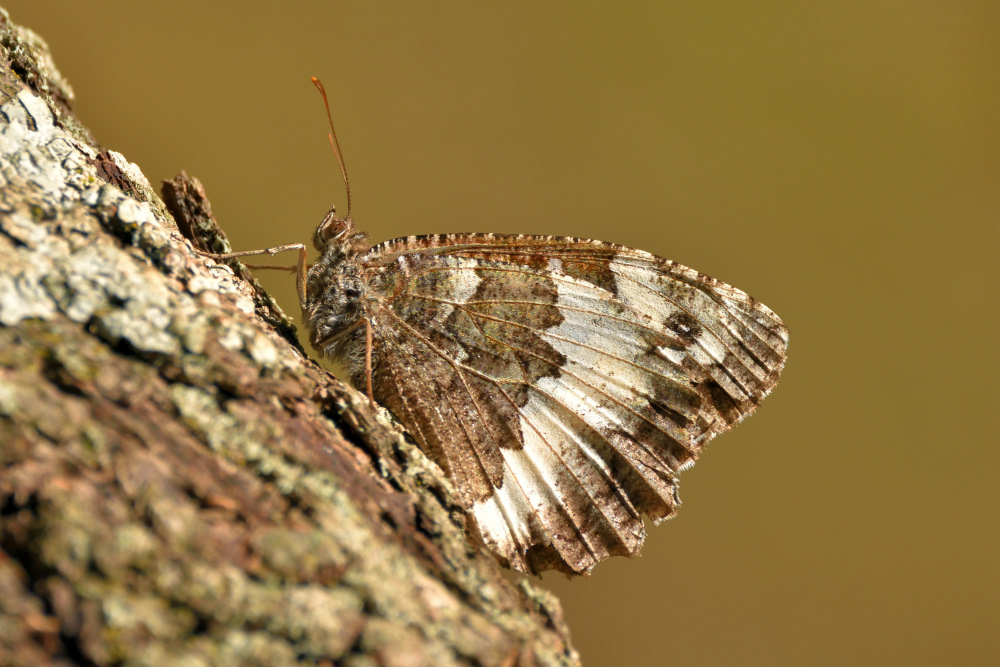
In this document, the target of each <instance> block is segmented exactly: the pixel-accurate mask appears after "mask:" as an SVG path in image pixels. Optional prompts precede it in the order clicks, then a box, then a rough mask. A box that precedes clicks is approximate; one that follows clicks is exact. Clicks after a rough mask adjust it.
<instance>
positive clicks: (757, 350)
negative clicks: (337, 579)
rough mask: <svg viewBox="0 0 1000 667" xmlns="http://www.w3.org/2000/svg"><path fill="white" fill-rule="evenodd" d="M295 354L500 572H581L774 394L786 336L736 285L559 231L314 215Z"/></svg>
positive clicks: (627, 547)
mask: <svg viewBox="0 0 1000 667" xmlns="http://www.w3.org/2000/svg"><path fill="white" fill-rule="evenodd" d="M316 246H317V248H318V249H319V250H320V251H321V253H322V255H321V258H320V260H319V261H318V262H317V263H316V264H315V265H314V266H313V267H312V268H311V269H310V270H309V273H308V276H307V279H306V284H305V296H306V298H305V302H304V315H305V321H306V324H307V327H308V329H309V332H310V337H311V340H312V342H313V345H314V346H315V347H316V348H317V349H318V350H319V351H320V352H322V353H323V354H326V355H328V356H330V357H332V358H334V359H336V360H338V361H341V362H342V363H344V365H345V367H346V368H347V369H348V371H349V373H350V374H351V377H352V380H353V382H354V383H355V384H356V385H358V386H359V387H363V386H365V385H366V382H367V381H368V380H369V379H370V382H371V393H372V395H373V396H374V398H375V399H376V400H377V401H378V402H379V403H380V404H382V405H384V406H385V407H387V408H388V409H389V410H390V411H392V413H393V414H394V415H395V416H396V417H397V418H398V419H399V421H400V422H401V423H402V424H403V425H404V426H406V428H407V429H408V431H409V432H410V433H411V434H412V435H413V437H414V438H415V440H416V441H417V443H418V444H419V445H420V446H421V448H422V449H423V450H424V451H425V452H426V453H427V454H428V455H429V456H431V457H432V458H433V459H434V460H436V461H437V462H438V463H439V464H440V465H441V466H442V468H443V469H444V470H445V472H446V473H447V474H448V475H449V476H450V477H451V479H452V480H453V481H454V483H455V485H456V488H457V489H458V494H459V502H460V503H461V504H462V505H463V506H464V507H465V509H466V510H467V512H468V514H469V516H470V517H471V519H472V521H471V524H470V525H471V528H472V532H473V533H475V534H478V536H479V537H480V538H481V539H482V541H483V542H484V543H485V544H486V545H487V546H488V547H489V548H490V549H492V550H493V551H494V552H495V553H496V554H497V555H498V556H499V557H500V558H501V559H502V561H503V562H505V564H507V565H508V566H509V567H511V568H513V569H517V570H521V571H524V572H537V571H541V570H544V569H559V570H563V571H566V572H572V573H582V572H587V571H589V570H590V568H592V567H593V565H595V564H596V563H597V562H599V561H601V560H603V559H604V558H607V557H609V556H611V555H629V554H633V553H635V552H636V551H637V550H638V549H639V547H640V546H641V544H642V541H643V538H644V530H643V524H642V515H643V514H646V515H648V516H649V517H651V518H652V519H653V520H654V521H657V522H658V521H661V520H663V519H666V518H669V517H670V516H672V515H673V514H674V513H675V512H676V508H677V506H678V505H679V500H678V497H677V473H678V472H679V471H681V470H682V469H683V468H685V467H686V466H689V465H691V464H692V463H693V462H694V460H695V458H696V457H697V454H698V452H699V450H700V449H701V447H702V446H703V445H704V444H705V443H706V442H707V441H708V440H709V439H711V438H712V437H713V436H715V435H716V434H718V433H720V432H722V431H724V430H726V429H728V428H729V427H730V426H732V425H733V424H735V423H737V422H738V421H740V420H741V419H742V418H743V417H745V416H747V415H749V414H750V413H751V412H752V411H753V410H754V409H755V408H756V406H757V405H758V404H759V402H760V401H761V400H762V399H763V398H764V396H765V395H767V393H768V392H769V391H770V390H771V388H772V387H773V386H774V384H775V383H776V382H777V379H778V375H779V374H780V372H781V368H782V366H783V364H784V359H785V351H786V347H787V341H788V333H787V329H786V328H785V327H784V325H783V324H782V322H781V320H780V319H779V318H778V317H777V316H776V315H775V314H774V313H773V312H772V311H771V310H770V309H768V308H767V307H766V306H763V305H762V304H760V303H759V302H758V301H756V300H754V299H752V298H751V297H749V296H747V295H746V294H744V293H743V292H741V291H739V290H737V289H735V288H733V287H730V286H729V285H726V284H725V283H721V282H719V281H716V280H714V279H712V278H709V277H708V276H704V275H703V274H699V273H697V272H695V271H693V270H691V269H688V268H687V267H684V266H682V265H679V264H676V263H674V262H670V261H669V260H665V259H662V258H659V257H656V256H654V255H651V254H649V253H646V252H643V251H639V250H634V249H631V248H627V247H623V246H618V245H614V244H609V243H602V242H599V241H591V240H586V239H576V238H561V237H544V236H520V235H518V236H515V235H494V234H449V235H437V236H413V237H407V238H402V239H396V240H393V241H387V242H385V243H381V244H379V245H377V246H374V247H372V246H371V244H370V243H369V241H368V237H367V235H365V234H363V233H359V232H357V231H356V230H355V229H354V226H353V223H351V222H350V221H349V220H341V219H338V218H337V217H336V215H335V214H334V213H333V211H332V210H331V212H330V214H328V215H327V218H326V219H325V220H324V221H323V223H322V224H321V225H320V227H319V228H318V229H317V233H316Z"/></svg>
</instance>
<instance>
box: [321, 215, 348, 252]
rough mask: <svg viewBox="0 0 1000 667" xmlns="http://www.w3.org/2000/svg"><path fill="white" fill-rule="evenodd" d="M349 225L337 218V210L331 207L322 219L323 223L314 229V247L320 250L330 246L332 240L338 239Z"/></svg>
mask: <svg viewBox="0 0 1000 667" xmlns="http://www.w3.org/2000/svg"><path fill="white" fill-rule="evenodd" d="M349 226H350V223H349V222H348V221H347V220H343V219H341V218H338V217H337V210H336V209H335V208H333V207H331V208H330V211H329V212H328V213H327V214H326V217H325V218H323V222H321V223H319V227H317V228H316V236H315V245H316V247H317V248H318V249H322V248H324V247H326V246H327V245H329V244H330V242H331V241H333V240H334V239H337V238H339V237H340V236H341V235H342V234H343V233H344V232H345V231H347V228H348V227H349Z"/></svg>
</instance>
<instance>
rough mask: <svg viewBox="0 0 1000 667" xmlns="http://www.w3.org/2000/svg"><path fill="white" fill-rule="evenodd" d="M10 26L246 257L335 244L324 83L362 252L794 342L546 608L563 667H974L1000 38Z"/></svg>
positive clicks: (724, 4) (779, 6)
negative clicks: (622, 537)
mask: <svg viewBox="0 0 1000 667" xmlns="http://www.w3.org/2000/svg"><path fill="white" fill-rule="evenodd" d="M2 4H4V5H5V6H6V7H7V8H8V9H9V11H10V14H11V18H12V19H13V20H14V21H15V22H16V23H20V24H22V25H25V26H28V27H30V28H32V29H33V30H35V31H36V32H37V33H39V34H40V35H42V36H43V37H44V38H45V39H46V40H47V41H48V42H49V44H50V46H51V48H52V51H53V52H54V54H55V59H56V63H57V65H58V66H59V68H60V69H61V71H62V72H63V74H65V75H66V76H67V77H68V78H69V80H70V82H71V84H72V85H73V87H74V88H75V91H76V96H77V98H76V108H77V112H78V115H79V116H80V118H81V119H82V120H83V122H84V123H85V124H86V125H88V126H89V127H90V128H91V129H92V130H93V131H94V133H95V135H96V136H97V138H98V140H99V141H100V142H101V143H102V144H103V145H104V146H105V147H106V148H110V149H113V150H116V151H119V152H121V153H123V154H124V155H125V156H126V157H127V158H128V159H129V160H130V161H133V162H136V163H137V164H138V165H139V166H140V167H141V168H142V170H143V171H144V172H145V174H146V175H147V176H148V177H149V179H150V180H151V181H152V182H153V183H154V184H157V183H158V181H160V180H162V179H165V178H169V177H172V176H173V175H175V174H176V173H177V172H179V171H180V170H181V169H184V170H186V171H187V172H188V173H189V174H191V175H193V176H196V177H198V178H199V179H201V180H202V182H203V183H204V185H205V187H206V190H207V193H208V196H209V197H210V199H211V201H212V205H213V207H214V211H215V213H216V216H217V217H218V219H219V221H220V222H221V224H222V225H223V227H224V228H225V230H226V231H227V233H228V234H229V236H230V239H231V240H232V242H233V245H234V247H235V248H237V249H250V248H261V247H265V246H269V245H276V244H282V243H289V242H294V241H308V240H309V239H311V235H312V231H313V229H314V227H315V225H316V224H317V223H318V222H319V221H320V219H321V218H322V217H323V214H324V213H325V211H326V209H327V207H328V206H329V205H330V204H331V203H336V204H337V205H338V208H339V210H340V211H342V212H343V211H344V210H345V208H344V203H345V200H344V195H343V189H342V186H341V184H340V177H339V174H338V171H337V167H336V164H335V162H334V160H333V156H332V155H331V153H330V149H329V146H328V144H327V141H326V137H325V133H326V120H325V117H324V115H323V110H322V105H321V102H320V99H319V97H318V95H317V94H316V92H315V90H314V89H313V87H312V86H311V85H310V84H309V76H310V75H316V76H319V77H320V78H322V79H323V80H324V82H325V83H326V86H327V89H328V90H329V92H330V94H331V105H332V107H333V113H334V118H335V120H336V123H337V129H338V132H339V136H340V143H341V146H342V148H343V150H344V155H345V158H346V162H347V167H348V170H349V173H350V176H351V179H352V180H351V183H352V191H353V197H354V212H353V213H354V216H353V217H354V219H355V220H356V221H357V222H358V223H359V226H361V227H362V228H364V229H367V230H368V231H369V232H371V234H372V236H373V238H374V239H375V240H376V241H378V240H383V239H387V238H392V237H396V236H401V235H407V234H413V233H427V232H449V231H453V232H466V231H472V232H487V231H492V232H527V233H542V234H566V235H575V236H584V237H593V238H599V239H603V240H607V241H615V242H618V243H623V244H626V245H630V246H635V247H639V248H643V249H645V250H649V251H652V252H655V253H657V254H659V255H662V256H665V257H668V258H671V259H674V260H677V261H680V262H682V263H684V264H687V265H689V266H691V267H694V268H696V269H698V270H699V271H703V272H705V273H708V274H709V275H712V276H715V277H717V278H719V279H721V280H725V281H727V282H730V283H732V284H734V285H736V286H738V287H740V288H742V289H744V290H746V291H748V292H750V293H751V294H753V295H754V296H756V297H757V298H759V299H761V300H762V301H764V302H765V303H767V304H768V305H769V306H771V307H772V308H773V309H774V310H775V311H776V312H777V313H779V314H780V315H781V316H782V318H784V320H785V322H786V323H787V324H788V326H789V328H790V329H791V347H790V357H789V361H788V366H787V368H786V370H785V374H784V377H783V379H782V381H781V383H780V384H779V385H778V387H777V390H776V391H775V393H774V394H773V395H772V396H771V397H770V398H769V399H768V400H767V401H765V402H764V404H763V405H762V407H761V409H760V410H759V411H758V413H757V415H755V416H754V417H753V418H751V419H750V420H748V421H747V422H745V423H744V424H742V425H741V426H740V427H739V428H737V429H736V430H735V431H733V432H732V433H729V434H726V435H724V436H722V437H721V438H719V439H718V440H716V441H715V442H714V443H713V444H712V446H710V447H709V449H708V451H707V452H706V453H705V454H704V455H703V456H702V457H701V460H700V462H699V464H698V465H697V466H696V467H695V468H693V469H692V470H690V471H688V472H686V473H685V474H684V476H683V478H682V485H681V491H682V494H681V495H682V497H683V499H684V501H685V505H684V508H683V509H682V510H681V513H680V515H679V517H678V518H677V519H675V520H674V521H672V522H668V523H667V524H664V525H661V526H659V527H657V528H654V529H652V530H651V531H650V534H649V538H648V541H647V545H646V547H645V549H644V551H643V553H642V556H641V557H640V558H637V559H632V560H627V559H614V560H613V561H611V562H606V563H603V564H601V565H599V566H598V567H597V568H596V570H595V571H594V573H593V575H592V576H591V577H589V578H587V579H580V580H574V581H568V580H566V579H565V578H564V577H563V576H561V575H547V576H545V577H544V578H543V580H542V582H541V583H542V584H543V585H544V586H547V587H549V588H551V589H552V590H553V591H555V592H556V593H557V594H558V595H559V597H560V598H561V600H562V603H563V606H564V609H565V613H566V617H567V619H568V621H569V624H570V627H571V629H572V631H573V637H574V640H575V643H576V646H577V647H578V648H579V650H580V652H581V654H582V656H583V659H584V662H585V664H588V665H612V664H614V665H622V664H629V665H661V664H670V665H746V664H767V665H804V664H805V665H842V664H871V665H875V664H877V665H940V664H962V665H979V664H1000V503H998V501H1000V490H998V483H997V474H998V472H1000V446H998V445H1000V437H998V435H997V433H998V431H997V429H998V426H1000V423H998V422H1000V420H998V419H997V414H998V410H997V399H998V398H1000V391H998V389H997V387H998V379H997V376H996V374H997V372H998V369H1000V363H998V362H1000V359H998V354H997V341H998V338H1000V323H998V322H1000V318H998V315H997V308H998V305H1000V301H998V298H997V297H998V290H997V284H998V279H1000V271H998V260H997V251H998V247H1000V246H998V240H1000V239H998V232H997V216H998V212H1000V47H998V45H1000V4H998V3H996V2H989V1H982V2H974V1H964V0H958V1H956V2H950V3H932V2H901V1H896V2H892V1H888V0H866V1H865V2H859V1H849V2H840V3H795V2H776V1H770V0H764V1H762V2H755V3H744V2H736V1H716V2H705V3H668V2H662V1H655V2H634V3H593V2H586V3H545V4H541V5H536V4H529V3H523V2H512V3H504V4H503V5H494V6H492V7H491V8H487V7H485V6H479V5H476V6H472V5H469V6H465V5H458V4H457V3H440V2H424V3H419V4H418V3H413V4H409V3H406V4H404V3H391V4H390V3H378V4H376V3H353V2H352V3H348V2H324V3H318V2H317V3H280V4H275V3H272V2H256V1H251V2H239V3H236V2H213V3H206V2H200V1H198V2H195V1H189V0H173V1H172V2H170V3H124V2H108V1H94V0H92V1H91V2H86V3H81V2H65V3H52V2H38V0H16V1H11V0H6V1H5V2H2ZM287 259H288V261H289V262H291V261H292V257H290V256H289V257H288V258H287ZM263 278H264V279H265V280H266V281H267V282H266V284H267V286H268V288H269V289H271V290H272V291H273V293H275V294H276V295H277V296H278V297H279V299H280V300H281V301H282V303H284V304H285V308H286V310H287V311H288V312H290V313H295V314H297V312H298V307H297V305H296V302H295V297H294V287H293V282H294V281H293V280H292V279H290V278H289V277H287V276H285V275H283V274H276V275H264V276H263ZM991 374H992V375H991Z"/></svg>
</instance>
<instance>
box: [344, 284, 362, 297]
mask: <svg viewBox="0 0 1000 667" xmlns="http://www.w3.org/2000/svg"><path fill="white" fill-rule="evenodd" d="M344 296H346V297H347V298H348V299H356V298H358V297H359V296H361V290H359V289H355V288H353V287H348V288H347V289H345V290H344Z"/></svg>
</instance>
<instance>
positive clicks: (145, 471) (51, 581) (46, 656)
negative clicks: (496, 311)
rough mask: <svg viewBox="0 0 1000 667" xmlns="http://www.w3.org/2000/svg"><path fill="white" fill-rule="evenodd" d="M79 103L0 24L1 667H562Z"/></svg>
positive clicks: (203, 204)
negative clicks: (77, 109) (96, 130)
mask: <svg viewBox="0 0 1000 667" xmlns="http://www.w3.org/2000/svg"><path fill="white" fill-rule="evenodd" d="M72 98H73V95H72V92H71V91H70V88H69V86H68V85H67V84H66V82H65V81H64V80H63V79H62V77H61V76H60V75H59V73H58V72H57V70H56V69H55V67H54V65H53V63H52V60H51V58H50V56H49V54H48V51H47V48H46V46H45V44H44V42H42V41H41V40H40V39H39V38H38V37H37V36H35V35H33V34H32V33H30V32H29V31H27V30H25V29H23V28H20V27H18V26H14V25H12V24H11V23H10V21H9V18H8V17H7V15H6V13H4V12H2V10H0V104H2V106H0V188H2V189H0V664H5V665H7V664H11V665H17V664H24V665H42V664H60V663H62V664H110V663H116V664H151V665H170V664H177V665H215V664H220V665H239V664H261V665H265V664H266V665H281V664H293V663H306V664H309V663H318V664H350V665H359V666H360V665H376V664H384V665H451V664H479V665H534V664H540V665H564V664H575V663H576V662H577V657H576V653H575V651H574V650H573V649H572V647H571V645H570V643H569V638H568V631H567V629H566V627H565V624H564V623H563V620H562V615H561V611H560V608H559V605H558V601H557V600H555V598H554V597H552V596H551V595H550V594H548V593H546V592H545V591H542V590H540V589H538V588H536V587H534V586H533V585H532V584H531V583H530V582H528V581H527V580H522V581H521V582H520V583H519V584H512V583H511V580H510V579H508V577H507V576H506V575H505V574H504V572H503V571H502V570H501V569H500V567H499V566H498V565H497V563H496V561H495V560H494V559H493V558H492V556H490V555H489V554H488V553H487V552H486V551H485V550H484V549H483V548H482V547H480V546H477V545H475V544H473V543H471V542H470V541H469V540H468V539H467V537H466V534H465V529H464V522H465V518H464V514H463V513H462V511H461V510H460V509H459V508H458V507H457V506H456V505H454V504H453V503H452V502H451V500H450V499H451V497H452V494H451V487H450V485H449V483H448V481H447V479H445V478H444V477H443V476H442V474H441V471H440V470H439V469H438V468H437V467H436V466H435V465H434V464H433V463H432V462H430V461H429V460H428V459H427V458H425V457H424V456H423V454H422V453H421V452H420V451H419V450H418V449H416V448H415V447H414V446H412V445H411V444H410V443H409V442H408V441H407V440H406V438H405V436H404V434H403V433H402V432H401V431H400V430H399V428H398V427H397V426H396V425H395V424H394V422H393V421H392V420H391V417H389V416H388V415H387V413H385V412H384V411H381V410H372V409H371V408H370V407H369V406H368V403H367V399H366V398H365V397H364V396H363V395H360V394H359V393H358V392H356V391H354V390H352V389H350V388H348V387H346V386H344V385H343V384H341V383H340V382H339V381H337V380H336V379H335V378H333V377H332V376H330V375H329V374H328V373H327V372H326V371H324V370H323V369H321V368H320V367H318V366H317V365H315V364H314V363H313V362H312V361H310V360H309V358H308V357H307V355H306V354H305V353H304V352H303V350H302V349H301V348H300V347H299V345H298V343H297V342H296V340H295V337H294V327H293V326H292V324H291V322H290V321H289V320H288V318H287V317H286V316H285V315H284V314H283V313H282V312H281V310H280V308H278V307H277V305H276V304H275V303H274V302H273V301H271V299H270V298H269V297H268V296H267V295H266V294H264V293H263V292H262V290H260V288H259V287H258V286H256V285H255V284H254V283H252V282H248V281H247V280H245V278H247V276H246V275H245V274H244V270H243V269H242V268H241V267H239V265H238V264H235V263H233V264H232V268H230V267H229V266H220V265H216V263H215V262H213V261H211V260H209V259H206V258H205V257H203V256H201V255H199V254H198V253H197V252H195V250H194V248H193V246H192V241H193V242H194V243H196V244H197V245H199V247H202V248H206V249H210V250H214V251H220V250H226V249H227V248H226V244H225V243H226V242H225V239H224V236H223V235H222V234H221V232H219V230H218V227H217V226H216V224H215V221H214V219H213V218H212V216H211V209H210V207H209V205H208V200H207V198H206V197H205V193H204V190H203V189H202V188H201V186H200V184H198V183H197V181H195V180H193V179H189V178H187V177H186V176H184V175H183V174H182V175H181V176H179V177H178V178H177V179H174V181H171V182H170V183H169V184H168V185H167V186H166V188H165V190H164V200H165V201H166V202H167V203H166V204H165V203H164V200H161V199H160V198H159V197H158V196H157V194H156V193H155V192H154V191H153V190H152V188H151V187H150V184H149V182H148V181H147V180H146V178H145V177H144V176H143V174H142V172H141V171H140V169H139V168H138V167H137V166H136V165H134V164H130V163H129V162H128V161H127V160H126V159H125V158H124V157H122V156H121V155H119V154H116V153H113V152H109V151H104V150H102V149H101V148H100V147H99V146H98V145H97V144H96V143H95V142H94V140H93V139H92V137H91V136H90V135H89V133H88V132H87V130H86V129H85V128H84V127H83V125H82V124H80V123H79V121H78V120H77V119H76V118H75V117H74V116H73V112H72V107H71V103H72ZM179 226H180V228H179ZM180 230H183V231H184V232H185V233H184V234H182V233H181V231H180ZM189 239H190V240H189Z"/></svg>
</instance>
